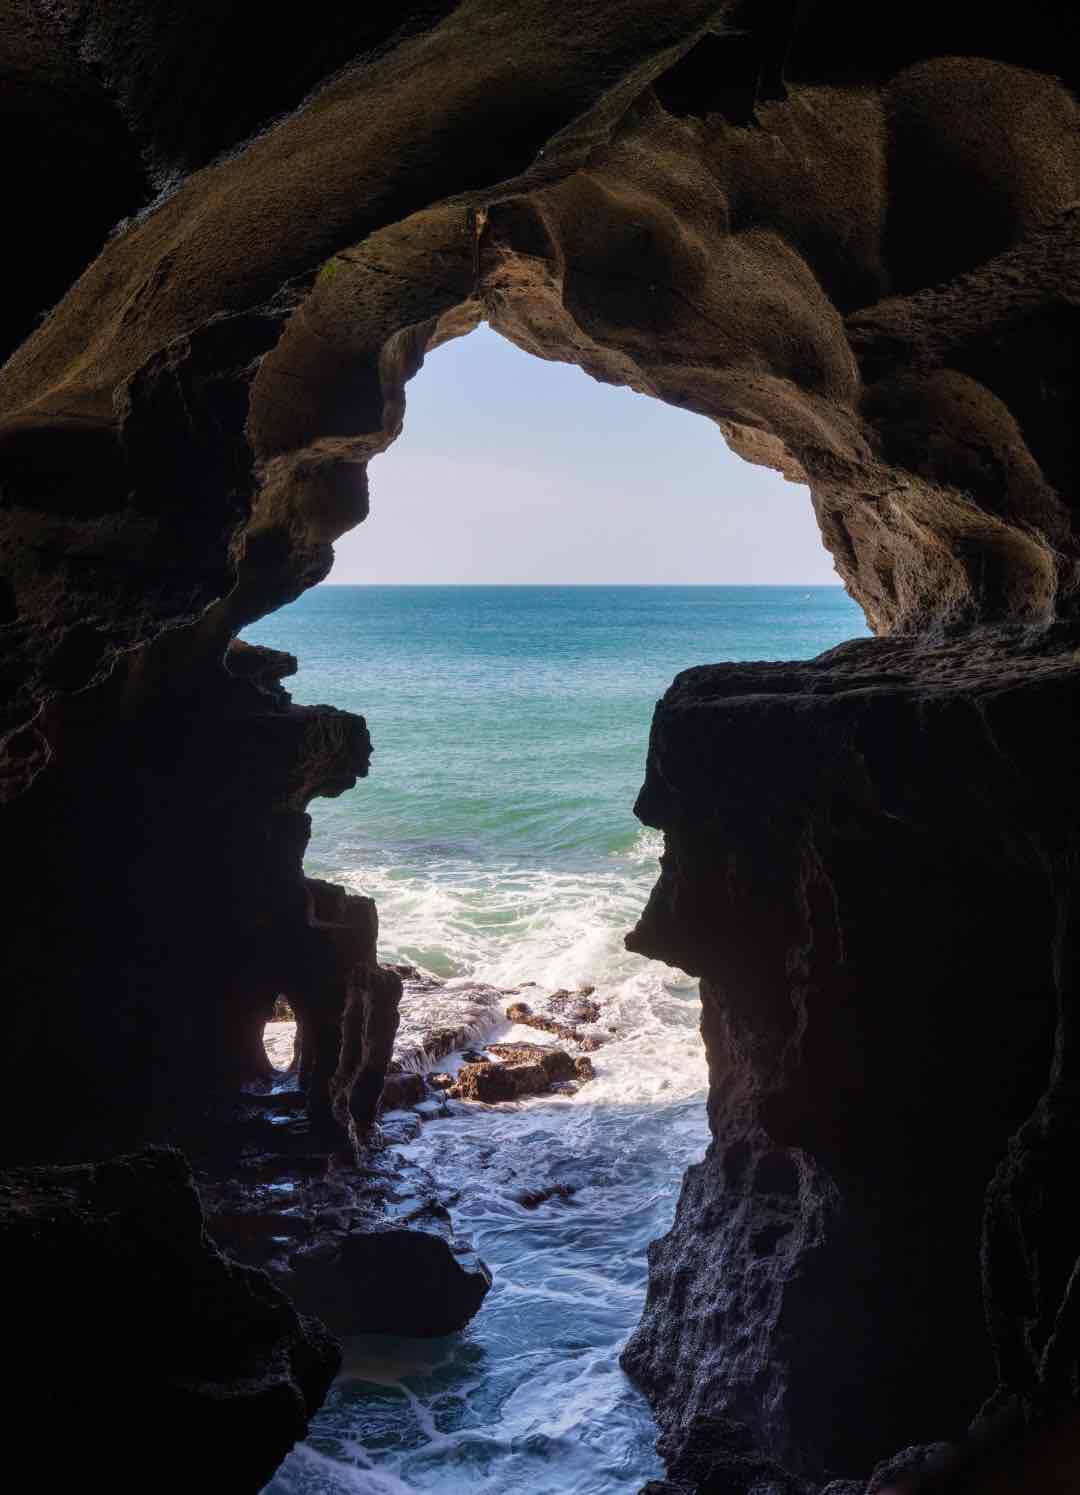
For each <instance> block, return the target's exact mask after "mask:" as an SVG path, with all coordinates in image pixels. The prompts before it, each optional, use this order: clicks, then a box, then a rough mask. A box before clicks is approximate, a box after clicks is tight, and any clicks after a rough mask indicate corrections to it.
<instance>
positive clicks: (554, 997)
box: [547, 986, 600, 1025]
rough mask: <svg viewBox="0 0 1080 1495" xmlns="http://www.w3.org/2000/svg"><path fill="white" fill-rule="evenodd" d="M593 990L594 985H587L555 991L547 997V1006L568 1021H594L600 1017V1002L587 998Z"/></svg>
mask: <svg viewBox="0 0 1080 1495" xmlns="http://www.w3.org/2000/svg"><path fill="white" fill-rule="evenodd" d="M595 990H596V988H595V987H594V986H589V987H583V988H582V989H581V990H580V991H566V990H560V991H556V992H553V993H552V994H551V996H550V997H548V999H547V1006H548V1008H549V1009H550V1011H551V1012H553V1013H555V1014H556V1015H557V1016H558V1017H561V1018H565V1019H566V1021H567V1022H568V1023H571V1024H574V1025H576V1024H578V1023H595V1022H596V1021H597V1020H598V1019H599V1017H600V1004H599V1002H592V1001H590V1000H589V998H590V995H591V994H592V992H594V991H595Z"/></svg>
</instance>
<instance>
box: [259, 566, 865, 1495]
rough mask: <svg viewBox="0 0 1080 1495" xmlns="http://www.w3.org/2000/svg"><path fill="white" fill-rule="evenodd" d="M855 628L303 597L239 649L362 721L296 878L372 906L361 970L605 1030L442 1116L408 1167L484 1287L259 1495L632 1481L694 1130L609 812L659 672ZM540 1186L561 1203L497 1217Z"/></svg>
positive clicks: (693, 1079) (643, 841) (731, 594)
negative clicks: (627, 1368) (358, 742)
mask: <svg viewBox="0 0 1080 1495" xmlns="http://www.w3.org/2000/svg"><path fill="white" fill-rule="evenodd" d="M865 632H866V629H865V625H864V623H863V619H862V615H861V613H860V612H859V610H858V609H857V607H856V606H855V604H854V603H853V602H852V601H851V600H850V599H849V598H848V597H847V595H846V594H845V593H844V592H843V590H841V589H840V588H829V587H641V588H638V587H320V588H317V589H315V590H314V591H312V592H309V593H307V594H305V596H303V597H302V598H301V599H300V600H299V601H298V602H296V603H294V604H293V605H292V606H291V607H289V608H286V609H284V610H283V611H281V612H278V613H275V614H274V615H273V616H272V617H270V618H268V619H266V620H265V621H264V622H262V623H259V624H258V625H257V626H255V627H253V628H251V629H249V630H248V631H247V633H246V635H245V637H246V638H248V639H249V640H251V641H252V642H256V643H264V644H268V645H270V646H272V647H274V648H279V649H286V650H289V651H290V652H292V653H294V654H296V655H297V656H298V658H299V660H300V672H299V674H298V675H297V676H296V677H294V679H293V680H292V681H289V682H286V684H287V685H288V686H289V688H290V689H291V691H292V693H293V697H294V699H295V700H297V701H300V702H319V701H322V702H328V703H331V704H333V705H336V706H341V707H345V708H347V709H350V710H353V711H358V712H361V713H362V714H363V715H364V716H366V718H367V720H368V725H369V728H370V730H371V734H372V737H373V740H374V746H375V755H374V758H373V761H372V769H371V775H370V777H369V778H368V779H367V780H364V781H361V783H360V784H358V785H357V787H356V789H354V790H352V791H351V792H350V793H348V794H345V795H343V796H341V798H340V799H337V800H332V801H317V802H316V803H315V804H314V805H313V807H312V811H313V834H312V840H311V845H310V848H309V852H308V857H307V867H308V870H309V872H311V873H313V874H314V875H317V876H322V877H329V878H332V879H334V880H335V881H338V882H342V883H344V884H346V885H347V886H349V887H350V888H352V889H354V890H356V891H359V892H366V893H371V894H374V896H375V897H376V899H377V900H378V905H379V910H380V924H381V948H382V953H383V955H384V957H386V958H391V959H394V958H397V959H408V960H412V961H415V962H418V963H419V964H421V965H423V966H425V967H426V968H428V969H429V970H431V971H433V972H435V973H436V974H438V975H441V976H444V977H448V978H455V977H471V978H474V979H480V980H484V981H490V982H493V983H495V984H497V985H503V986H510V985H513V984H516V983H518V982H522V981H533V982H536V983H537V984H538V986H539V988H541V989H544V988H548V989H553V988H555V987H560V986H578V985H582V984H586V983H587V984H589V985H593V986H595V987H596V988H597V991H596V997H597V999H598V1000H599V1001H600V1002H601V1004H602V1009H603V1011H602V1021H603V1022H604V1024H605V1025H606V1026H609V1027H611V1028H614V1029H615V1030H616V1032H615V1034H614V1036H613V1037H612V1040H611V1042H610V1043H608V1044H607V1045H606V1046H605V1047H604V1048H603V1049H601V1050H599V1051H598V1052H597V1053H596V1054H595V1055H594V1056H593V1057H594V1061H595V1066H596V1079H595V1081H594V1082H593V1083H592V1084H590V1085H587V1086H585V1087H583V1089H582V1090H581V1091H580V1092H579V1094H578V1095H577V1096H575V1097H573V1098H572V1099H569V1098H562V1099H558V1100H539V1101H533V1102H530V1103H527V1104H523V1105H521V1106H518V1107H506V1108H497V1109H493V1110H489V1109H487V1108H479V1107H478V1108H471V1109H469V1108H463V1107H459V1108H458V1112H457V1114H456V1115H454V1116H452V1117H449V1118H447V1119H445V1120H437V1121H433V1122H431V1123H429V1124H428V1125H426V1126H425V1127H424V1129H423V1132H422V1135H421V1137H420V1138H419V1139H418V1140H417V1141H415V1142H413V1143H412V1144H410V1149H411V1151H412V1153H413V1155H414V1156H415V1157H416V1158H417V1160H418V1161H420V1162H422V1163H423V1164H425V1165H426V1166H428V1167H430V1168H431V1169H432V1170H433V1171H435V1173H436V1174H437V1175H438V1177H439V1179H440V1181H441V1182H442V1183H443V1184H444V1185H445V1186H446V1187H447V1188H448V1190H452V1191H453V1192H454V1193H455V1194H456V1196H457V1197H456V1202H455V1203H454V1205H453V1215H454V1220H455V1223H456V1225H457V1227H458V1228H459V1229H460V1230H462V1231H463V1232H465V1233H467V1234H469V1235H470V1236H471V1237H472V1238H473V1240H474V1241H475V1243H476V1244H477V1246H478V1248H479V1249H480V1252H481V1254H482V1255H483V1256H484V1258H485V1259H486V1260H487V1262H488V1264H489V1266H491V1268H492V1270H493V1272H494V1274H495V1285H494V1287H493V1289H492V1291H491V1293H490V1294H489V1296H488V1298H487V1300H486V1302H485V1304H484V1307H483V1308H482V1309H481V1311H480V1313H479V1314H478V1316H477V1317H476V1319H475V1320H474V1321H473V1323H472V1324H471V1325H469V1327H468V1328H467V1329H466V1330H465V1332H464V1333H462V1334H460V1335H456V1336H453V1337H452V1338H451V1339H448V1340H438V1341H424V1342H420V1341H403V1340H375V1341H372V1340H368V1341H366V1342H363V1343H361V1342H356V1343H353V1344H350V1345H349V1346H348V1347H347V1364H346V1373H345V1375H344V1376H343V1377H342V1379H341V1380H340V1381H339V1383H338V1385H337V1387H336V1388H335V1390H334V1392H333V1393H332V1394H331V1397H330V1399H329V1401H328V1403H327V1405H326V1407H325V1408H324V1409H323V1411H322V1412H321V1413H320V1415H319V1417H318V1419H317V1420H316V1424H315V1426H314V1428H313V1430H312V1436H311V1438H310V1439H309V1441H308V1443H307V1444H305V1445H304V1446H302V1447H301V1448H300V1449H298V1450H297V1451H296V1452H294V1453H293V1454H292V1455H291V1456H290V1458H289V1459H288V1460H287V1461H286V1463H285V1465H284V1466H283V1467H282V1469H281V1470H280V1471H279V1473H278V1475H277V1476H276V1477H275V1479H274V1481H273V1482H272V1484H271V1486H270V1487H269V1490H270V1492H272V1495H346V1492H348V1495H403V1492H421V1491H422V1492H428V1491H430V1492H439V1495H451V1492H456V1491H460V1490H463V1489H466V1488H467V1489H469V1490H470V1492H472V1495H497V1492H498V1495H502V1492H516V1491H521V1492H522V1495H526V1492H528V1495H631V1492H635V1491H637V1490H638V1489H639V1488H640V1486H641V1484H642V1483H643V1482H644V1481H645V1480H646V1479H647V1478H649V1477H651V1476H653V1475H655V1474H656V1473H657V1472H658V1464H657V1461H656V1458H655V1454H654V1452H653V1448H652V1444H653V1439H654V1438H655V1428H654V1426H653V1424H652V1421H651V1418H650V1415H649V1411H648V1407H647V1405H646V1403H645V1402H644V1400H643V1398H641V1397H640V1396H639V1395H638V1393H637V1392H636V1391H635V1390H634V1388H633V1387H632V1386H631V1385H630V1384H629V1383H628V1382H627V1381H626V1379H625V1378H624V1377H623V1376H622V1374H621V1372H620V1371H619V1369H618V1365H617V1357H618V1351H619V1349H620V1348H621V1345H622V1344H623V1342H624V1341H625V1339H626V1336H627V1334H628V1333H629V1332H630V1330H631V1329H632V1328H633V1325H634V1323H635V1322H636V1320H637V1317H638V1315H639V1313H640V1310H641V1304H642V1301H643V1298H644V1291H645V1275H646V1266H645V1250H646V1247H647V1244H648V1242H649V1241H650V1240H651V1239H653V1238H654V1237H655V1236H657V1235H658V1234H661V1233H662V1232H663V1231H664V1230H665V1229H666V1228H667V1226H668V1224H669V1223H670V1220H671V1215H672V1212H673V1210H674V1204H675V1197H676V1194H677V1191H678V1185H679V1180H680V1178H681V1176H682V1173H683V1171H684V1169H685V1168H686V1166H687V1164H688V1163H689V1162H691V1161H693V1160H694V1159H695V1158H696V1157H699V1156H700V1155H701V1153H702V1151H703V1150H704V1146H705V1142H706V1131H705V1122H704V1110H703V1105H702V1097H703V1093H704V1086H705V1067H704V1058H703V1054H702V1049H701V1043H700V1038H699V1036H698V1033H697V1016H698V1013H697V1005H698V1004H697V995H696V989H695V988H694V986H693V983H692V982H690V981H689V980H688V979H687V978H685V977H683V976H682V975H681V973H678V972H672V971H670V970H669V969H668V968H667V967H663V966H659V965H657V964H656V963H655V962H651V961H646V960H643V959H641V958H640V957H637V956H632V955H628V954H627V953H626V951H625V950H624V949H623V948H622V936H623V934H624V933H625V931H626V930H627V929H628V928H629V927H630V925H631V924H632V923H633V922H634V920H635V918H636V917H637V914H638V912H639V911H640V909H641V907H642V905H643V903H644V901H645V898H646V897H647V896H648V892H649V889H650V887H651V885H652V883H653V881H654V880H655V877H656V872H657V867H656V857H657V855H658V853H659V851H660V849H661V848H660V838H659V836H658V835H657V834H656V833H655V832H651V831H645V830H644V829H643V828H642V827H641V826H640V825H639V824H638V823H637V822H636V821H635V820H634V818H633V815H632V813H631V807H632V805H633V802H634V798H635V796H636V793H637V790H638V787H639V786H640V783H641V778H642V773H643V768H644V761H645V750H646V744H647V739H648V729H649V720H650V717H651V713H652V708H653V704H654V702H655V701H656V699H657V697H658V696H659V695H660V694H662V692H663V691H664V689H665V688H666V687H667V685H668V684H669V683H670V681H671V679H672V677H673V676H674V675H675V674H676V673H677V672H678V671H679V670H680V669H684V668H686V667H688V666H690V665H694V664H703V663H708V662H711V661H716V660H724V659H726V660H749V659H797V658H808V657H810V656H812V655H814V654H817V653H820V652H821V651H822V650H824V649H827V648H830V647H832V646H833V645H834V644H836V643H839V642H841V641H842V640H843V639H845V638H850V637H853V636H856V635H862V634H865ZM530 1036H532V1037H535V1036H536V1035H535V1034H531V1035H530ZM549 1182H560V1183H567V1184H569V1185H571V1186H572V1187H573V1189H574V1191H575V1192H574V1193H573V1194H572V1196H571V1198H570V1199H568V1200H567V1199H558V1200H552V1201H549V1202H548V1203H545V1204H542V1205H540V1206H539V1208H534V1209H527V1208H525V1207H524V1206H523V1205H522V1204H520V1203H518V1202H517V1199H516V1197H515V1196H516V1195H518V1194H520V1193H521V1192H522V1191H523V1190H525V1189H535V1188H537V1187H542V1186H543V1185H544V1184H546V1183H549Z"/></svg>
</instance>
